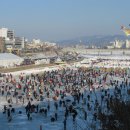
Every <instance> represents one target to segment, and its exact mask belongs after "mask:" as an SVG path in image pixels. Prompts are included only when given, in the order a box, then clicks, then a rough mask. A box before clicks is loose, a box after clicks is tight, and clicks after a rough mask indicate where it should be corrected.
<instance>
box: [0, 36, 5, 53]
mask: <svg viewBox="0 0 130 130" xmlns="http://www.w3.org/2000/svg"><path fill="white" fill-rule="evenodd" d="M3 52H5V39H4V38H3V37H0V53H3Z"/></svg>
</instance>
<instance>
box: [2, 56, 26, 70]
mask: <svg viewBox="0 0 130 130" xmlns="http://www.w3.org/2000/svg"><path fill="white" fill-rule="evenodd" d="M23 61H24V59H23V58H21V57H19V56H17V55H14V54H12V53H0V67H6V68H9V67H14V66H16V65H20V64H21V63H22V62H23Z"/></svg>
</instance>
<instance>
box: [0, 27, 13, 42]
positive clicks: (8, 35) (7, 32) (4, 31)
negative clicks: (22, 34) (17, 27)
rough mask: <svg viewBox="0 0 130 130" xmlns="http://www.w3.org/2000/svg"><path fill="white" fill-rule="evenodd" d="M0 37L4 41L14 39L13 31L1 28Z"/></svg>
mask: <svg viewBox="0 0 130 130" xmlns="http://www.w3.org/2000/svg"><path fill="white" fill-rule="evenodd" d="M0 37H4V38H5V39H10V40H13V39H14V31H13V30H9V29H8V28H1V29H0Z"/></svg>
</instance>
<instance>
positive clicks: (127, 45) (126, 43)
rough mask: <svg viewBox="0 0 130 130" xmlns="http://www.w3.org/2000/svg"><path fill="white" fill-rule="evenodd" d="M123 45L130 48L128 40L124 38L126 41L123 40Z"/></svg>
mask: <svg viewBox="0 0 130 130" xmlns="http://www.w3.org/2000/svg"><path fill="white" fill-rule="evenodd" d="M125 47H126V48H130V41H129V40H126V41H125Z"/></svg>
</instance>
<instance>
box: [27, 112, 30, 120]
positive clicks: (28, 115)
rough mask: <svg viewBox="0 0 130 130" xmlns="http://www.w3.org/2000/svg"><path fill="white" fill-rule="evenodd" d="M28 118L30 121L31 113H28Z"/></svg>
mask: <svg viewBox="0 0 130 130" xmlns="http://www.w3.org/2000/svg"><path fill="white" fill-rule="evenodd" d="M27 117H28V120H30V113H29V112H28V114H27Z"/></svg>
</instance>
